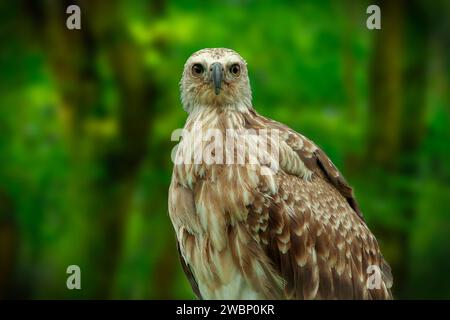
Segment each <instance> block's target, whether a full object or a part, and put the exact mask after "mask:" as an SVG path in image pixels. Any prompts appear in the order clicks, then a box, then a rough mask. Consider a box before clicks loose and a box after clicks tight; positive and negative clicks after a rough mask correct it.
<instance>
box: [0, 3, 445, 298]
mask: <svg viewBox="0 0 450 320" xmlns="http://www.w3.org/2000/svg"><path fill="white" fill-rule="evenodd" d="M373 3H377V4H378V5H379V6H380V7H381V17H382V30H368V29H367V28H366V19H367V17H368V14H366V8H367V6H368V5H370V4H373ZM70 4H77V5H79V6H80V8H81V13H82V16H81V23H82V29H81V30H68V29H67V28H66V19H67V17H68V15H67V14H66V8H67V6H69V5H70ZM0 36H1V39H2V41H1V47H0V48H1V49H0V296H1V297H3V298H33V299H34V298H102V299H108V298H125V299H155V298H159V299H170V298H187V299H191V298H194V296H193V294H192V292H191V289H190V287H189V285H188V282H187V281H186V279H185V278H184V275H183V274H182V271H181V268H180V266H179V262H178V257H177V252H176V246H175V236H174V233H173V230H172V227H171V224H170V221H169V218H168V214H167V190H168V187H169V183H170V176H171V170H172V163H171V160H170V153H171V150H172V148H173V147H174V145H175V142H171V141H170V136H171V133H172V131H173V130H174V129H176V128H181V127H182V126H183V125H184V121H185V119H186V114H185V113H184V111H183V110H182V108H181V104H180V101H179V88H178V82H179V79H180V76H181V72H182V68H183V64H184V62H185V60H186V59H187V57H188V56H189V55H190V54H191V53H192V52H194V51H196V50H198V49H201V48H205V47H229V48H233V49H235V50H236V51H238V52H240V53H241V54H242V56H243V57H245V58H246V60H247V62H248V65H249V71H250V79H251V84H252V88H253V93H254V105H255V108H256V109H257V110H258V111H259V112H260V113H261V114H263V115H265V116H268V117H272V118H274V119H276V120H278V121H281V122H284V123H286V124H288V125H289V126H291V127H292V128H294V129H295V130H297V131H300V132H302V133H303V134H305V135H306V136H308V137H309V138H311V139H312V140H314V141H315V142H316V143H317V144H318V145H320V146H321V147H322V148H323V149H324V150H325V152H326V153H327V154H328V155H329V156H330V157H331V159H332V160H333V161H334V162H335V164H336V165H337V166H338V167H339V168H340V169H341V171H342V172H343V173H344V175H345V176H346V178H347V180H348V181H349V182H350V183H351V184H352V185H353V186H354V187H355V191H356V196H357V199H359V202H360V205H361V207H362V210H363V213H364V215H365V217H366V220H367V222H368V225H369V226H370V228H371V229H372V231H373V232H374V233H375V235H376V236H377V238H378V239H379V242H380V245H381V247H382V251H383V252H384V255H385V257H386V259H387V260H388V261H389V263H390V264H391V266H392V268H393V274H394V281H395V282H394V288H393V290H394V294H395V296H396V297H397V298H450V149H449V148H450V144H449V142H450V140H449V139H450V127H449V124H450V121H449V120H450V96H449V78H450V77H449V76H450V3H449V2H448V1H420V0H410V1H406V0H404V1H393V0H390V1H379V2H372V1H371V2H369V1H351V0H348V1H317V0H314V1H313V0H305V1H252V0H246V1H244V0H242V1H238V0H228V1H181V0H179V1H165V0H157V1H142V0H135V1H125V0H124V1H98V0H97V1H94V0H89V1H88V0H86V1H81V0H79V1H77V0H72V1H62V0H61V1H57V0H48V1H45V0H41V1H25V0H18V1H2V2H1V3H0ZM72 264H76V265H79V266H80V267H81V276H82V290H72V291H70V290H68V289H67V288H66V279H67V276H68V275H67V274H66V268H67V266H69V265H72Z"/></svg>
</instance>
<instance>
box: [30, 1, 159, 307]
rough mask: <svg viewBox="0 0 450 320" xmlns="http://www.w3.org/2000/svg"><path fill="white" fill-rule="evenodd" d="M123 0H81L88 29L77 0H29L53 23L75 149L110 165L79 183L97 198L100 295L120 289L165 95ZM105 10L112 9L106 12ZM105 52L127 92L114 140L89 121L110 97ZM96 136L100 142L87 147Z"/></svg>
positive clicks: (33, 10) (51, 42)
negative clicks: (72, 26)
mask: <svg viewBox="0 0 450 320" xmlns="http://www.w3.org/2000/svg"><path fill="white" fill-rule="evenodd" d="M123 3H124V2H119V1H109V2H108V3H107V4H106V3H104V2H103V1H87V0H86V1H78V2H77V4H78V5H79V6H80V8H81V13H82V18H81V21H82V22H81V25H82V28H81V30H68V29H67V28H66V18H67V16H68V15H67V14H66V13H65V10H66V8H67V6H68V5H70V4H72V3H71V1H61V2H57V3H55V2H53V1H47V2H45V3H42V2H31V3H27V9H28V12H29V13H30V15H31V17H32V19H33V20H35V21H36V22H37V23H41V24H43V25H44V26H45V28H44V30H45V32H44V38H45V40H46V41H45V46H46V47H47V48H50V50H47V53H48V55H49V63H50V65H51V67H52V71H53V74H54V76H55V79H56V80H57V86H58V89H59V92H60V93H61V97H62V103H63V106H62V108H63V110H64V115H65V116H64V119H66V124H65V127H66V128H67V131H68V136H69V137H70V141H72V143H71V149H72V155H73V157H74V158H75V159H76V162H77V161H79V162H81V164H80V167H83V163H89V162H94V163H96V164H97V167H98V168H100V170H101V172H102V174H101V175H100V176H95V177H90V179H91V181H90V182H89V183H88V186H89V189H88V190H79V191H80V192H84V193H86V194H87V195H89V197H90V199H92V203H91V205H90V208H89V210H90V211H92V212H91V213H90V214H89V215H86V216H87V217H89V218H90V219H91V220H92V226H90V229H91V234H92V239H91V246H90V248H89V249H88V252H87V256H88V257H90V259H91V262H90V264H89V265H90V266H92V267H93V268H95V269H96V270H88V274H91V275H95V277H94V276H91V278H90V279H89V281H90V288H91V289H92V287H95V289H94V290H93V291H92V292H93V293H94V297H96V298H108V297H110V296H111V293H112V287H113V286H114V283H115V275H116V270H117V267H118V264H119V260H120V257H121V252H122V244H123V241H124V231H125V227H126V224H127V217H128V213H129V211H130V209H131V204H132V198H133V192H134V188H135V182H136V179H137V177H138V174H139V170H140V168H141V165H142V163H143V160H144V158H145V156H146V151H147V141H148V133H149V130H150V125H151V119H152V115H153V113H154V112H155V107H154V103H155V102H156V100H157V98H158V88H157V85H156V81H155V79H154V78H153V73H152V72H151V70H146V69H145V68H144V66H143V65H142V63H143V60H144V59H143V53H144V52H143V50H142V49H141V48H139V47H138V46H137V45H136V44H135V43H134V42H133V39H131V38H130V36H129V34H128V29H127V26H126V25H125V24H124V23H123V22H124V21H123V18H124V14H123V12H122V11H121V7H120V4H123ZM164 8H165V1H156V2H153V3H152V4H151V5H150V7H149V19H151V18H152V17H157V16H158V15H160V14H162V13H163V12H162V11H163V10H164ZM103 10H107V11H108V14H103ZM153 50H158V51H162V50H164V42H158V43H157V44H156V45H155V46H154V48H153ZM101 54H104V55H105V56H106V57H107V64H108V68H109V69H110V70H111V72H112V77H113V80H114V81H115V84H116V90H117V92H118V96H119V102H118V103H119V106H118V113H117V115H113V117H115V120H114V121H115V123H116V124H117V128H118V129H117V134H116V135H114V137H112V138H111V139H112V140H111V141H107V143H104V144H102V145H96V144H95V139H93V136H92V134H91V133H90V132H89V131H87V130H86V127H87V126H86V122H87V121H88V120H90V119H92V117H93V115H92V113H93V112H94V111H95V109H96V108H98V107H99V106H100V107H101V105H102V104H103V103H104V102H103V101H102V99H101V96H102V95H101V93H102V88H101V83H100V82H101V80H102V79H101V76H99V74H98V66H97V63H98V58H99V56H100V55H101ZM109 116H111V115H109ZM93 141H94V142H93ZM90 143H91V144H92V143H94V145H92V146H91V147H88V148H86V145H89V144H90ZM81 173H83V171H81ZM84 173H85V172H84Z"/></svg>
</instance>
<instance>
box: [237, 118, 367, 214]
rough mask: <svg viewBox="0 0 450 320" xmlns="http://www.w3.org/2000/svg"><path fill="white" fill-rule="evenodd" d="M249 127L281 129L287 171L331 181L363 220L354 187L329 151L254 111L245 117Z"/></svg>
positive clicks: (281, 150) (281, 145) (280, 138)
mask: <svg viewBox="0 0 450 320" xmlns="http://www.w3.org/2000/svg"><path fill="white" fill-rule="evenodd" d="M246 123H247V124H248V126H250V127H254V128H255V127H256V128H265V129H272V130H274V129H275V130H278V132H279V134H278V136H279V140H280V142H279V145H280V168H281V169H282V170H283V171H284V172H286V173H288V174H294V175H299V176H303V178H306V179H309V178H311V176H312V175H315V176H317V177H318V178H320V179H324V180H325V181H326V182H327V183H329V184H331V185H332V186H333V187H334V188H335V190H337V191H338V192H339V193H340V194H341V195H342V196H343V197H344V198H345V199H346V201H347V202H348V204H349V205H350V207H351V208H352V209H353V211H354V212H355V213H356V214H357V215H358V216H359V217H360V218H361V219H362V220H363V215H362V212H361V209H360V207H359V204H358V202H357V201H356V198H355V196H354V193H353V189H352V187H351V186H350V184H349V183H348V182H347V181H346V179H345V178H344V176H343V174H342V173H341V172H340V171H339V170H338V168H337V167H336V166H335V165H334V164H333V162H332V161H331V159H330V158H329V157H328V156H327V155H326V153H325V152H324V151H323V150H322V149H321V148H320V147H319V146H317V145H316V144H315V143H314V142H313V141H311V140H310V139H308V138H307V137H305V136H304V135H302V134H301V133H298V132H296V131H295V130H293V129H291V128H290V127H288V126H287V125H285V124H283V123H280V122H278V121H275V120H273V119H270V118H267V117H264V116H262V115H260V114H258V113H256V111H253V110H252V111H251V112H250V113H249V114H248V117H247V118H246Z"/></svg>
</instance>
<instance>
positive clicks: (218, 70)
mask: <svg viewBox="0 0 450 320" xmlns="http://www.w3.org/2000/svg"><path fill="white" fill-rule="evenodd" d="M211 78H212V81H213V84H214V92H215V94H216V96H217V95H219V93H220V89H221V88H222V80H223V70H222V65H221V64H220V63H219V62H215V63H213V64H212V65H211Z"/></svg>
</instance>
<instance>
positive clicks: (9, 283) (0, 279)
mask: <svg viewBox="0 0 450 320" xmlns="http://www.w3.org/2000/svg"><path fill="white" fill-rule="evenodd" d="M15 214H16V213H15V210H14V207H13V203H12V200H11V198H10V197H9V196H8V195H7V194H6V193H5V191H4V190H2V189H0V300H1V299H11V298H17V297H15V294H16V292H13V289H17V286H16V285H15V283H14V282H15V274H14V271H16V270H17V268H16V258H17V257H16V256H17V251H18V248H19V245H18V241H19V237H18V228H17V224H16V221H15V219H14V216H15Z"/></svg>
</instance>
